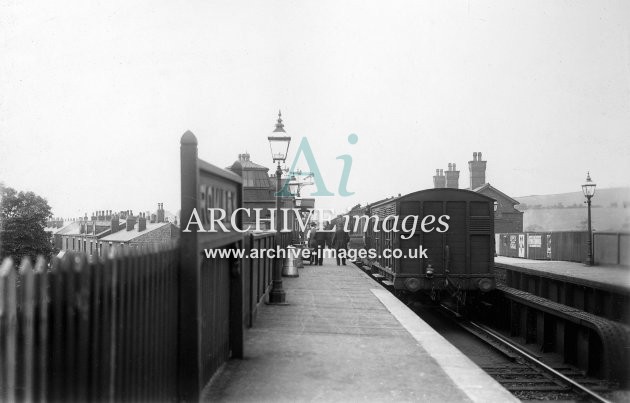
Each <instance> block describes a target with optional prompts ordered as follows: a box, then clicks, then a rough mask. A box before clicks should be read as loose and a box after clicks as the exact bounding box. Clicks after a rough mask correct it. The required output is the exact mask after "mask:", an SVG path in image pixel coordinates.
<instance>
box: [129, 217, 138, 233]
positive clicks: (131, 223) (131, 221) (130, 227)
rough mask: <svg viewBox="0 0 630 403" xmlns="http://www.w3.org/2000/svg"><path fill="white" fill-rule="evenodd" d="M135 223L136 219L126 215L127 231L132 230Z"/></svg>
mask: <svg viewBox="0 0 630 403" xmlns="http://www.w3.org/2000/svg"><path fill="white" fill-rule="evenodd" d="M135 225H136V219H135V217H133V216H127V231H132V230H133V227H134V226H135Z"/></svg>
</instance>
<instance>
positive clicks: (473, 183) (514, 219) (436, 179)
mask: <svg viewBox="0 0 630 403" xmlns="http://www.w3.org/2000/svg"><path fill="white" fill-rule="evenodd" d="M486 164H487V161H484V160H483V159H482V155H481V153H480V152H474V153H473V159H472V161H468V169H469V172H470V185H469V187H468V188H466V189H467V190H472V191H473V192H477V193H481V194H483V195H485V196H488V197H491V198H493V199H495V200H496V201H497V204H496V210H495V212H494V232H496V233H504V232H522V231H523V212H522V211H518V210H517V209H516V207H515V206H516V205H518V204H520V203H519V202H518V201H517V200H515V199H513V198H512V197H510V196H508V195H506V194H505V193H503V192H501V191H500V190H499V189H497V188H495V187H494V186H492V185H491V184H490V183H489V182H486ZM433 186H434V187H435V188H452V189H459V171H458V170H457V166H456V164H454V163H449V164H448V169H447V170H446V171H444V170H442V169H436V171H435V175H434V176H433Z"/></svg>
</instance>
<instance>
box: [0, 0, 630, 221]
mask: <svg viewBox="0 0 630 403" xmlns="http://www.w3.org/2000/svg"><path fill="white" fill-rule="evenodd" d="M131 3H132V2H128V1H124V2H117V4H116V2H110V1H108V2H100V3H96V2H85V1H76V2H32V1H28V2H27V1H24V2H22V1H4V0H0V55H1V56H0V181H1V182H4V183H5V184H6V185H8V186H12V187H15V188H17V189H20V190H33V191H35V192H36V193H38V194H40V195H42V196H44V197H46V198H47V199H48V201H49V203H50V205H51V206H52V207H53V212H54V214H55V215H57V216H64V217H72V216H78V215H83V213H85V212H87V213H88V214H89V213H91V212H92V211H94V210H104V209H112V210H121V209H125V210H126V209H132V210H134V211H139V210H147V209H155V208H156V207H157V203H158V202H160V203H164V206H165V208H166V209H167V210H171V211H173V212H175V211H177V210H178V209H179V204H180V199H179V174H180V173H179V140H180V137H181V135H182V134H183V133H184V132H185V131H186V130H188V129H190V130H191V131H193V132H194V133H195V134H196V136H197V138H198V140H199V155H200V157H201V158H203V159H205V160H206V161H208V162H210V163H213V164H215V165H218V166H221V167H225V166H228V165H230V164H231V163H232V162H233V161H234V160H235V159H236V158H237V155H238V154H239V153H242V152H244V151H246V150H247V151H249V153H250V154H251V159H252V160H253V161H255V162H257V163H259V164H262V165H266V166H269V167H272V164H271V157H270V152H269V145H268V142H267V135H268V134H269V133H270V132H271V131H272V130H273V128H274V123H275V119H276V114H277V112H278V109H282V112H283V117H284V119H285V124H286V126H285V127H286V129H287V132H288V133H289V134H291V135H292V136H293V138H294V141H293V143H292V146H291V151H293V152H295V151H296V149H297V145H298V143H299V140H300V139H301V138H302V137H307V138H308V140H309V142H310V144H311V146H312V148H313V152H314V154H315V157H316V159H317V162H318V164H319V168H320V169H321V170H322V174H323V177H324V180H325V182H326V185H327V186H328V187H329V189H330V190H331V191H333V192H335V193H337V186H338V183H339V177H340V174H341V170H342V162H341V161H340V160H336V157H337V156H339V155H342V154H350V155H351V156H352V158H353V165H352V171H351V174H350V178H349V183H348V190H349V191H353V192H355V194H354V195H353V196H351V197H327V198H326V197H320V198H319V199H318V202H317V203H318V206H319V207H333V208H336V209H339V210H341V209H344V208H345V207H348V206H351V205H353V204H356V203H358V202H365V201H375V200H377V199H381V198H383V197H386V196H390V195H395V194H398V193H403V194H404V193H408V192H411V191H415V190H419V189H423V188H427V187H432V186H433V183H432V176H433V174H434V173H435V169H437V168H442V169H446V168H447V164H448V163H449V162H454V163H456V164H457V166H458V168H459V169H460V171H461V174H460V187H467V186H468V184H469V175H468V164H467V161H469V160H470V159H471V157H472V153H473V152H474V151H481V152H482V153H483V156H484V159H486V160H487V161H488V170H487V180H488V181H489V182H490V183H491V184H492V185H493V186H495V187H496V188H498V189H500V190H502V191H503V192H505V193H507V194H508V195H511V196H524V195H530V194H546V193H562V192H570V191H579V190H580V184H581V183H582V182H583V181H584V178H585V176H586V171H587V170H590V171H591V175H592V177H593V179H594V181H595V182H597V184H598V186H600V187H613V186H628V185H630V176H629V172H630V158H629V156H630V2H628V1H602V0H593V1H575V0H572V1H550V0H542V1H532V0H527V1H525V0H521V1H506V0H502V1H492V2H489V1H472V0H471V1H448V2H445V1H417V0H414V1H409V2H404V1H370V2H366V1H356V2H350V1H346V2H339V1H317V2H315V1H300V2H297V1H269V0H265V1H256V2H253V1H250V2H230V1H226V2H219V1H212V2H210V1H186V2H175V1H171V2H167V1H155V0H153V1H147V2H133V5H132V4H131ZM350 133H356V134H357V135H358V138H359V141H358V143H357V144H356V145H350V144H349V143H348V141H347V137H348V135H349V134H350ZM293 155H294V154H293V153H292V154H291V155H290V158H292V157H293ZM299 166H301V167H302V169H304V170H308V167H307V166H306V165H305V164H300V165H299ZM308 189H309V188H306V189H305V191H306V192H305V193H308Z"/></svg>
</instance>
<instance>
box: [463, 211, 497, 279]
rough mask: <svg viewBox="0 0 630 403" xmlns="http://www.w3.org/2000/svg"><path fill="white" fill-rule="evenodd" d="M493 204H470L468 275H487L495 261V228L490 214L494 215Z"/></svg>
mask: <svg viewBox="0 0 630 403" xmlns="http://www.w3.org/2000/svg"><path fill="white" fill-rule="evenodd" d="M491 206H492V203H488V202H476V201H471V202H470V219H469V221H470V224H469V227H468V228H469V237H470V238H469V239H470V244H469V255H470V269H469V270H470V271H469V273H468V274H483V275H487V274H488V273H489V272H490V270H491V266H492V263H493V260H494V256H493V254H492V251H493V248H492V238H493V235H494V226H493V224H492V218H491V216H490V214H494V212H493V210H492V209H491Z"/></svg>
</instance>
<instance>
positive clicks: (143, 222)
mask: <svg viewBox="0 0 630 403" xmlns="http://www.w3.org/2000/svg"><path fill="white" fill-rule="evenodd" d="M145 229H147V218H146V216H145V215H144V213H141V214H140V215H139V216H138V232H140V231H144V230H145Z"/></svg>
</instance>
